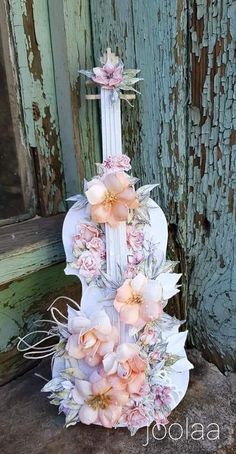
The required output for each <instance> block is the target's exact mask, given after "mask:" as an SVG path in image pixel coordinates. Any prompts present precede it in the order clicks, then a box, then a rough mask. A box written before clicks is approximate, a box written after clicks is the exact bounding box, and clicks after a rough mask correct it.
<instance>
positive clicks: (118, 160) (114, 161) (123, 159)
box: [102, 154, 131, 172]
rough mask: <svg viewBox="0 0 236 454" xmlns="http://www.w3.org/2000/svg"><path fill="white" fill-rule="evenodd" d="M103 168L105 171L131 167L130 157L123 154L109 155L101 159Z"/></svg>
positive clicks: (118, 170) (117, 170) (122, 169)
mask: <svg viewBox="0 0 236 454" xmlns="http://www.w3.org/2000/svg"><path fill="white" fill-rule="evenodd" d="M102 166H103V168H104V169H105V170H106V171H112V172H121V171H125V172H127V171H128V170H130V169H131V165H130V158H129V157H128V156H126V155H124V154H122V155H121V156H109V157H108V158H107V159H105V160H104V161H103V164H102Z"/></svg>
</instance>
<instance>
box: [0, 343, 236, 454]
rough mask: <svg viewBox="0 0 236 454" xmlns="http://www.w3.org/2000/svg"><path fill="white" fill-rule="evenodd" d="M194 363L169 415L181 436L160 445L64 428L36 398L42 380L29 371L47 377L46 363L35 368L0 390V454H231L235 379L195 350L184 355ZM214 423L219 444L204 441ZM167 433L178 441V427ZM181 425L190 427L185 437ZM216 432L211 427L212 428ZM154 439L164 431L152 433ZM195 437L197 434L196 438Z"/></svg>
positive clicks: (143, 436) (143, 435)
mask: <svg viewBox="0 0 236 454" xmlns="http://www.w3.org/2000/svg"><path fill="white" fill-rule="evenodd" d="M189 357H190V360H191V361H192V362H193V363H194V364H195V369H194V370H193V371H191V381H190V386H189V390H188V392H187V395H186V397H185V399H184V401H183V402H182V403H181V404H180V405H179V407H178V408H177V409H176V410H175V411H174V412H173V414H172V415H171V418H170V424H171V423H179V424H181V426H182V428H183V431H184V433H183V436H182V437H181V439H179V440H173V439H171V437H170V435H168V433H167V435H166V437H165V438H164V439H163V440H162V441H160V440H158V439H155V438H154V437H153V436H152V433H151V431H150V434H149V437H150V439H149V443H148V445H147V446H146V447H145V446H143V445H145V444H146V443H147V431H146V430H145V429H143V430H140V431H139V432H138V433H137V434H136V435H135V436H134V437H131V436H130V435H129V433H128V431H127V430H125V429H116V430H115V429H114V430H109V429H104V428H101V427H97V426H85V425H82V424H78V425H77V426H75V427H71V428H69V429H65V428H64V427H63V416H57V408H56V407H53V406H51V405H49V403H48V401H47V399H46V397H45V395H44V394H40V392H39V391H40V388H41V387H42V382H41V379H40V378H38V377H36V376H35V375H34V372H38V373H41V374H42V375H44V376H48V377H49V367H48V364H46V363H44V364H42V363H41V364H40V365H39V366H38V367H37V368H36V369H34V370H31V371H29V372H28V373H26V374H25V375H23V376H22V377H19V378H18V379H16V380H14V381H12V382H10V383H9V384H7V385H5V386H3V387H2V388H0V427H1V430H0V453H1V454H72V453H73V454H78V453H81V454H118V453H119V454H123V453H124V454H125V453H127V454H133V453H148V454H154V453H155V454H159V453H161V454H165V453H166V454H167V453H168V454H172V453H173V454H176V453H177V454H178V453H180V454H195V453H196V454H199V453H200V454H206V453H217V454H234V453H235V452H236V444H235V439H234V426H235V423H236V395H234V396H233V390H234V391H235V390H236V376H235V375H234V374H230V375H229V376H228V377H225V376H224V375H222V374H221V373H220V372H219V371H218V369H216V367H215V366H213V365H211V364H208V363H207V362H206V361H205V360H203V359H202V358H201V357H200V355H199V353H198V352H197V351H194V350H193V351H190V352H189ZM194 423H201V424H202V425H203V427H204V434H203V435H204V439H203V440H199V441H196V440H193V439H192V438H191V434H192V433H193V430H194V429H195V430H196V429H197V428H198V429H199V426H198V427H196V426H195V427H194V428H192V425H193V424H194ZM211 423H217V424H218V425H219V428H220V439H219V440H217V441H209V440H208V438H207V434H208V435H209V436H210V437H211V436H213V435H214V434H213V433H212V434H209V430H210V429H211V428H213V426H211V427H208V425H209V424H211ZM170 424H169V426H168V427H169V431H170V434H171V436H172V438H178V436H179V434H180V430H181V429H180V427H179V426H177V425H175V426H172V428H170ZM186 425H188V426H189V431H188V433H187V430H186ZM214 428H215V427H214ZM154 435H155V437H156V438H158V437H159V438H161V436H163V435H164V432H158V431H157V430H154ZM195 435H196V436H197V435H199V433H198V434H195Z"/></svg>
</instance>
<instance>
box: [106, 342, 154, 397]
mask: <svg viewBox="0 0 236 454" xmlns="http://www.w3.org/2000/svg"><path fill="white" fill-rule="evenodd" d="M102 363H103V367H104V371H105V373H106V375H107V376H108V377H109V376H110V379H109V381H110V382H111V383H112V384H113V385H116V387H117V388H120V389H124V388H125V389H127V391H128V392H129V393H130V394H138V393H139V391H140V388H141V386H142V385H143V384H144V382H145V369H146V367H147V363H146V361H145V360H144V359H143V358H141V356H140V355H139V349H138V347H137V345H135V344H130V343H123V344H120V345H118V347H117V349H116V351H114V352H111V353H108V354H107V355H106V356H105V357H104V359H103V362H102Z"/></svg>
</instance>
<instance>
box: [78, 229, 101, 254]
mask: <svg viewBox="0 0 236 454" xmlns="http://www.w3.org/2000/svg"><path fill="white" fill-rule="evenodd" d="M100 236H101V232H100V231H99V230H98V229H97V228H96V227H95V226H94V225H92V224H85V223H83V224H80V225H79V228H78V233H77V234H76V235H75V236H74V237H73V246H74V248H76V249H84V247H85V245H86V243H88V242H90V241H91V240H92V239H93V238H99V237H100Z"/></svg>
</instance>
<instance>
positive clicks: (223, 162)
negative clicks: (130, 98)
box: [0, 0, 236, 373]
mask: <svg viewBox="0 0 236 454" xmlns="http://www.w3.org/2000/svg"><path fill="white" fill-rule="evenodd" d="M9 14H10V20H11V24H12V29H13V41H14V43H15V46H16V48H17V51H18V65H19V78H20V87H21V93H22V100H23V107H24V109H25V110H24V115H25V124H26V137H27V141H28V144H29V146H30V147H31V149H32V150H33V154H34V159H35V163H36V169H37V179H38V184H39V186H40V206H41V212H40V213H41V214H43V215H50V214H55V213H58V212H62V211H64V209H65V205H64V199H65V197H66V195H72V194H73V193H76V192H78V191H79V190H81V187H82V181H83V177H84V176H85V175H86V176H87V178H89V177H90V176H91V175H93V174H94V172H95V165H94V164H95V162H98V161H99V160H100V158H101V140H100V139H101V137H100V124H99V123H100V119H99V106H98V103H97V102H95V101H93V102H92V101H90V102H85V98H84V95H85V90H86V87H85V80H84V78H82V77H79V78H78V69H82V68H91V67H92V66H93V65H94V64H96V65H97V64H98V61H99V56H100V55H101V53H102V52H103V51H104V49H106V47H107V46H110V47H111V48H112V50H113V51H115V52H117V54H119V55H120V57H121V58H122V59H123V61H124V63H125V66H126V67H130V68H133V67H134V68H136V67H137V68H139V69H141V76H142V77H143V78H144V81H143V82H141V83H140V90H141V92H142V94H141V96H139V97H138V99H137V101H136V102H135V105H134V108H131V107H129V106H128V105H127V104H125V103H123V105H122V123H123V145H124V152H125V153H127V154H128V155H129V156H130V157H131V158H132V160H133V166H134V173H135V174H136V175H137V176H139V177H140V178H141V183H147V182H149V183H152V182H158V183H159V184H160V186H159V188H158V190H157V191H156V193H155V194H154V196H155V199H156V200H157V202H158V203H159V204H160V205H161V207H162V208H163V210H164V211H165V213H166V216H167V220H168V222H169V234H170V235H169V257H170V258H173V259H177V260H179V262H180V264H179V270H180V271H181V272H182V273H183V280H182V282H183V285H182V292H181V295H180V297H178V298H175V300H174V301H173V302H172V303H171V304H170V311H171V313H174V314H175V315H176V316H177V317H180V318H187V322H188V328H189V331H190V341H191V343H192V344H193V345H195V346H197V347H198V348H199V349H200V350H201V351H202V352H203V353H204V355H205V357H206V358H207V359H209V360H210V361H212V362H214V363H215V364H217V366H218V367H220V368H221V369H222V370H230V369H235V368H236V360H235V347H236V279H235V277H236V276H235V274H236V270H235V181H236V178H235V176H236V166H235V160H236V158H235V150H236V83H235V77H236V57H235V55H236V54H235V50H236V47H235V45H236V2H235V1H233V0H207V1H202V0H176V1H172V0H148V1H143V0H40V1H38V0H21V2H19V1H17V0H12V1H11V3H10V11H9ZM32 103H33V106H34V110H33V111H32ZM32 112H33V114H34V115H33V114H32ZM156 228H157V234H158V226H156ZM60 248H61V245H60V242H58V250H60V251H61V249H60ZM56 256H57V257H58V259H57V261H58V262H60V261H61V260H62V256H61V252H60V253H58V255H56ZM54 263H55V262H54ZM46 266H47V267H48V268H47V272H48V273H49V274H48V276H49V275H50V273H52V270H53V269H55V272H56V273H57V276H58V278H59V279H60V277H59V274H58V272H59V271H58V270H61V271H60V272H61V277H62V275H63V273H62V268H61V267H60V265H56V266H59V268H57V271H56V268H55V265H53V266H52V267H51V268H49V263H47V265H46ZM39 268H40V266H39ZM40 273H41V274H40ZM43 273H45V270H42V269H39V270H38V272H37V274H36V273H35V272H34V273H32V274H31V275H28V272H27V277H25V281H23V282H25V284H22V283H20V281H17V280H14V281H12V282H11V284H10V286H11V287H12V288H14V289H15V292H18V291H19V288H20V285H21V286H22V288H23V293H24V298H26V300H27V303H24V302H22V304H21V307H20V309H19V305H18V304H17V301H16V302H15V303H14V304H13V303H12V302H11V303H9V304H11V306H8V317H9V319H10V318H11V317H13V318H14V317H15V313H16V310H18V315H17V321H18V328H17V329H16V328H14V330H13V331H11V325H10V322H9V329H8V335H7V337H6V339H7V340H6V344H5V345H3V348H2V351H3V352H5V353H4V354H5V355H6V354H8V355H13V353H12V352H13V351H14V348H15V347H14V345H15V341H14V339H15V337H14V336H15V335H16V333H17V332H20V333H21V334H22V332H24V330H25V326H24V323H25V319H24V323H23V322H22V313H25V312H24V311H25V309H24V308H23V306H24V304H27V305H28V307H29V308H30V309H29V310H30V313H31V312H33V311H34V302H33V298H31V299H29V298H28V297H27V295H28V293H27V291H26V290H24V285H25V286H26V282H28V283H29V282H31V280H32V281H33V280H34V282H35V281H37V280H39V282H40V280H41V276H42V274H43ZM45 276H46V275H45ZM45 276H44V277H43V278H42V285H40V292H42V293H43V294H44V292H45V294H47V295H48V292H49V286H48V284H47V285H46V284H44V280H43V279H45ZM47 279H48V278H47ZM37 285H38V284H37ZM44 286H45V290H44ZM63 286H65V287H63ZM52 287H53V286H52ZM76 287H77V284H75V283H73V291H75V288H76ZM25 288H26V287H25ZM61 288H65V289H66V284H65V281H63V284H60V290H61ZM53 291H54V290H53V288H52V292H51V293H53ZM56 291H58V289H56ZM4 292H6V290H2V292H1V296H2V302H1V303H0V305H2V306H0V308H2V307H3V305H4V304H6V305H8V302H7V301H8V300H7V299H6V298H7V294H6V293H4ZM72 293H73V292H72ZM15 298H16V296H15ZM27 298H28V299H27ZM40 298H43V295H42V296H41V297H40ZM40 298H38V301H39V305H38V306H37V307H39V306H40V301H41V299H40ZM14 301H15V300H14ZM22 301H23V300H22ZM4 307H5V306H4ZM16 307H18V309H16ZM9 308H10V309H9ZM27 313H28V312H27ZM27 320H28V319H27ZM28 325H29V323H27V328H28ZM12 357H14V355H13V356H12ZM12 361H13V360H12ZM13 363H14V361H13ZM14 373H16V370H15V369H14Z"/></svg>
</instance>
